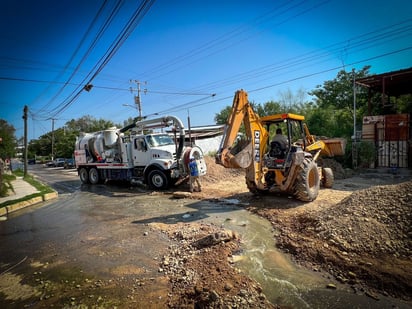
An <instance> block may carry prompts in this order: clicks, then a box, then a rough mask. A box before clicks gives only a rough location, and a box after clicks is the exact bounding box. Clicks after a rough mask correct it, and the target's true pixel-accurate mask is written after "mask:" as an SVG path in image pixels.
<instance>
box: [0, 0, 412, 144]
mask: <svg viewBox="0 0 412 309" xmlns="http://www.w3.org/2000/svg"><path fill="white" fill-rule="evenodd" d="M149 2H150V1H149ZM103 3H104V1H100V0H99V1H98V0H90V1H77V0H72V1H68V0H62V1H44V0H39V1H30V0H2V1H0V39H1V45H0V118H1V119H5V120H6V121H8V122H9V123H10V124H12V125H13V126H14V127H15V128H16V137H17V138H19V137H22V136H23V121H22V114H23V107H24V105H27V106H28V107H29V121H28V125H29V127H28V138H29V140H30V139H32V138H37V137H38V136H40V135H43V134H45V133H47V132H49V131H51V126H52V120H51V119H55V120H54V122H55V128H59V127H62V126H63V125H64V123H65V122H67V121H69V120H71V119H77V118H80V117H82V116H84V115H92V116H94V117H96V118H97V119H99V118H104V119H107V120H112V121H114V122H115V123H123V121H124V120H126V119H127V118H129V117H134V116H137V110H136V109H134V108H132V107H129V106H124V105H125V104H128V105H133V104H134V99H133V96H134V95H135V94H137V93H136V92H134V93H132V92H131V91H130V88H131V87H132V88H134V89H136V87H137V86H136V83H131V82H130V81H131V80H132V81H133V80H139V81H141V82H142V83H143V82H146V84H142V85H141V89H142V90H143V89H147V91H146V92H145V93H142V94H141V101H142V112H143V115H148V116H149V117H155V116H153V114H156V113H158V114H159V115H166V114H168V115H175V116H178V117H180V118H181V119H182V120H183V122H184V124H185V125H187V117H188V115H190V121H191V125H193V126H199V125H210V124H214V116H215V114H216V113H218V112H219V111H220V110H222V109H223V108H224V107H225V106H227V105H231V104H232V98H233V94H234V92H235V91H236V90H238V89H245V90H246V91H248V92H249V99H250V100H251V101H254V102H257V103H264V102H267V101H270V100H279V98H280V96H281V94H282V93H285V92H286V91H289V90H290V91H292V92H293V93H296V92H297V91H298V90H299V89H303V90H304V91H306V92H307V91H310V90H313V89H314V88H315V87H316V86H317V85H321V84H323V82H324V81H326V80H330V79H333V78H335V77H336V74H337V72H338V71H339V70H341V69H346V70H348V71H349V70H352V68H355V69H360V68H362V67H363V66H365V65H371V66H372V67H371V72H372V73H383V72H388V71H395V70H400V69H404V68H409V67H411V66H412V17H411V16H412V14H411V13H412V2H411V1H407V0H402V1H400V0H394V1H382V0H375V1H371V0H365V1H352V0H351V1H338V0H330V1H328V0H311V1H302V0H290V1H286V0H285V1H274V0H272V1H269V0H268V1H264V0H257V1H242V0H237V1H235V0H229V1H222V0H220V1H215V0H209V1H201V0H193V1H167V0H158V1H154V2H153V4H152V6H151V7H150V8H149V9H148V11H147V12H146V13H145V14H144V16H143V15H139V19H138V23H137V26H136V27H135V28H134V30H133V31H132V32H131V34H130V35H129V36H128V37H127V39H126V40H125V41H124V42H123V44H122V45H121V46H120V47H119V48H118V49H117V51H116V53H115V54H114V55H113V56H112V57H111V58H110V59H108V62H107V63H106V64H105V65H104V66H102V67H101V70H99V71H97V65H98V64H99V60H101V59H103V56H104V55H105V53H106V52H107V51H109V50H110V47H111V46H112V45H111V44H113V42H115V40H116V38H117V37H118V35H119V34H120V33H121V30H122V29H123V27H125V25H126V24H127V22H128V21H129V20H130V18H131V17H132V14H133V12H135V11H136V9H137V8H138V6H139V4H140V3H139V2H138V1H132V0H125V1H117V0H116V1H115V0H110V1H107V3H106V5H105V6H102V4H103ZM118 3H119V4H120V6H119V9H118V11H117V13H116V14H115V15H113V16H114V18H113V19H112V21H111V23H109V24H107V28H106V30H105V31H104V32H102V35H101V36H98V33H99V32H98V31H99V29H101V28H102V27H103V25H104V23H105V22H106V21H107V20H108V19H109V16H110V13H111V12H112V11H113V10H114V8H115V7H116V5H117V4H118ZM99 9H101V14H100V15H97V12H98V11H99ZM93 20H96V22H95V23H94V24H93V25H92V21H93ZM88 29H89V31H88ZM87 31H88V32H87ZM86 33H87V35H86ZM96 38H98V40H95V39H96ZM92 76H94V77H92ZM89 80H91V83H92V84H93V88H92V89H91V91H90V92H86V91H80V89H81V88H82V86H84V83H85V82H86V81H89ZM75 94H77V96H76V97H75V98H73V96H74V95H75ZM212 94H216V95H215V96H212ZM307 99H308V100H309V99H310V98H309V97H307Z"/></svg>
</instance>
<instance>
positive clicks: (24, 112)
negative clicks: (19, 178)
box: [23, 105, 29, 177]
mask: <svg viewBox="0 0 412 309" xmlns="http://www.w3.org/2000/svg"><path fill="white" fill-rule="evenodd" d="M28 110H29V108H28V107H27V105H24V108H23V119H24V172H23V175H24V177H26V176H27V112H28Z"/></svg>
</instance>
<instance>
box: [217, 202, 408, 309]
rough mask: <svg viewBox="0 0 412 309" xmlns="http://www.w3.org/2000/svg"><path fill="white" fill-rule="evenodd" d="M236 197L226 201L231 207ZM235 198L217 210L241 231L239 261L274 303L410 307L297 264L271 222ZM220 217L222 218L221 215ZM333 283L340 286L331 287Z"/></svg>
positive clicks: (228, 224)
mask: <svg viewBox="0 0 412 309" xmlns="http://www.w3.org/2000/svg"><path fill="white" fill-rule="evenodd" d="M232 202H233V201H224V203H225V204H226V206H228V207H230V205H228V204H231V203H232ZM237 204H239V203H238V202H237V201H235V202H233V204H232V207H233V208H232V209H231V211H228V212H223V211H222V209H221V212H220V213H219V214H217V213H215V214H214V216H211V217H213V220H216V219H218V217H220V219H221V220H223V222H222V223H221V225H222V227H224V228H227V229H231V230H233V231H236V232H238V233H239V234H240V235H241V239H242V252H240V254H239V255H238V256H235V257H234V259H233V260H234V261H235V263H236V264H235V265H236V267H237V268H239V269H241V270H242V271H243V272H244V273H245V274H247V275H248V276H250V277H251V278H253V279H254V280H256V281H257V282H259V283H260V285H261V287H262V289H263V293H264V294H265V295H266V297H267V298H268V299H269V300H270V301H271V302H272V303H274V304H278V305H281V306H284V307H288V308H391V307H397V308H409V305H408V304H406V303H404V302H402V301H400V300H397V299H391V298H386V297H383V296H382V297H380V300H379V301H376V300H374V299H371V298H369V297H367V296H365V295H357V294H355V293H354V292H353V291H352V290H351V289H350V287H349V286H348V285H342V284H338V283H336V282H333V281H332V279H331V280H329V279H328V278H325V277H322V276H321V274H320V273H319V272H315V271H310V270H308V269H306V268H302V267H299V266H297V265H296V264H294V263H293V262H292V261H291V260H290V258H289V256H288V255H286V254H283V253H282V252H281V251H280V250H278V249H277V248H276V246H275V239H274V230H273V228H272V226H271V224H270V223H269V222H268V221H267V220H265V219H263V218H261V217H258V216H256V215H253V214H251V213H250V212H248V211H246V210H244V209H243V208H239V207H237V206H236V205H237ZM218 220H219V219H218ZM329 283H333V284H334V285H336V286H337V287H338V289H337V290H330V289H327V288H326V286H327V284H329Z"/></svg>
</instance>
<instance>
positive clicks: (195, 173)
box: [189, 158, 202, 192]
mask: <svg viewBox="0 0 412 309" xmlns="http://www.w3.org/2000/svg"><path fill="white" fill-rule="evenodd" d="M189 170H190V192H193V191H199V192H200V191H202V185H201V184H200V177H199V169H198V167H197V163H196V160H195V159H194V158H190V162H189ZM195 182H196V183H197V190H195V188H194V185H195Z"/></svg>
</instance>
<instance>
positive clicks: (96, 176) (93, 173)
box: [89, 167, 100, 185]
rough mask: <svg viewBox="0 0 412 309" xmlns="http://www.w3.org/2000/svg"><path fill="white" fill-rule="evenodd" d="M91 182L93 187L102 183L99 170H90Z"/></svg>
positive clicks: (93, 168)
mask: <svg viewBox="0 0 412 309" xmlns="http://www.w3.org/2000/svg"><path fill="white" fill-rule="evenodd" d="M89 181H90V183H91V184H92V185H97V184H98V183H99V182H100V177H99V171H98V170H97V168H95V167H92V168H91V169H90V170H89Z"/></svg>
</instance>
